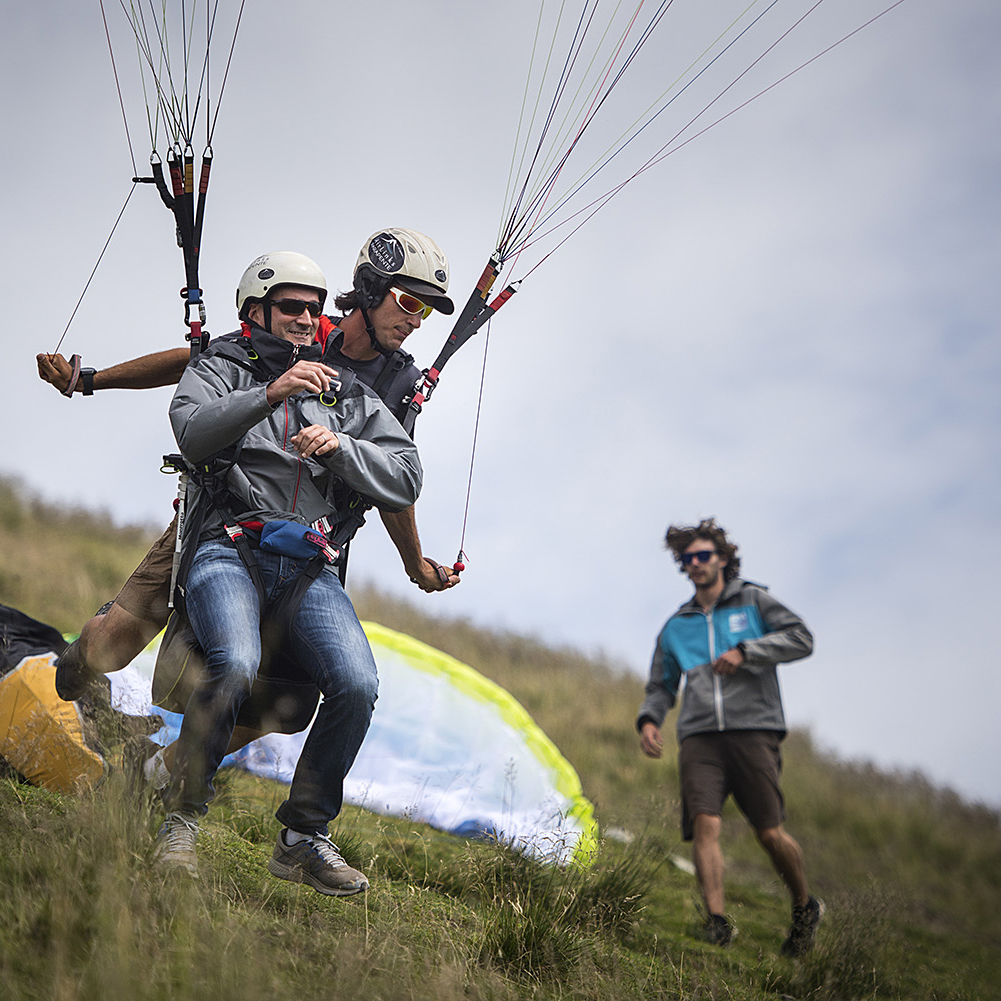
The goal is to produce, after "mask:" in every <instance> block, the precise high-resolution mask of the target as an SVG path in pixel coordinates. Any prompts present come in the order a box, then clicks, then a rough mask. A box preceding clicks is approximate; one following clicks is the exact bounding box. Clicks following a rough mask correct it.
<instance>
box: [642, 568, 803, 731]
mask: <svg viewBox="0 0 1001 1001" xmlns="http://www.w3.org/2000/svg"><path fill="white" fill-rule="evenodd" d="M733 647H739V648H740V650H741V652H742V653H743V655H744V663H743V664H742V665H741V666H740V667H739V668H738V669H737V671H736V673H734V674H732V675H718V674H716V673H714V671H713V669H712V663H713V661H714V660H716V659H717V658H718V657H719V656H721V655H722V654H724V653H725V652H726V651H727V650H730V649H732V648H733ZM812 650H813V635H812V633H811V632H810V630H809V629H807V627H806V624H805V623H804V622H803V620H802V619H801V618H800V617H799V616H798V615H796V613H795V612H792V611H790V610H789V609H788V608H786V607H785V605H783V604H781V602H778V601H776V600H775V598H773V597H772V596H771V595H770V594H769V593H768V590H767V588H765V587H762V586H761V585H760V584H752V583H750V582H749V581H745V580H741V579H740V578H737V579H735V580H731V581H729V582H728V583H727V584H726V586H725V587H724V588H723V593H722V594H721V595H720V597H719V600H718V601H717V602H716V604H715V606H713V608H712V609H710V610H709V611H708V612H706V611H704V610H703V609H702V608H701V607H700V606H699V605H698V604H697V603H696V601H695V598H694V597H693V598H692V599H691V600H689V601H687V602H686V603H685V604H684V605H682V606H681V607H680V608H679V609H678V610H677V611H676V612H675V613H674V615H672V616H671V617H670V618H669V619H668V620H667V623H666V624H665V625H664V628H663V629H662V630H661V633H660V636H659V637H658V638H657V646H656V649H655V650H654V655H653V662H652V663H651V665H650V680H649V681H648V682H647V685H646V698H645V699H644V701H643V705H642V706H641V707H640V711H639V715H638V716H637V720H636V726H637V729H640V728H642V726H643V723H644V722H645V721H646V720H652V721H653V722H654V723H656V724H657V726H660V725H661V723H663V721H664V717H665V716H666V715H667V712H668V710H669V709H671V708H672V707H673V706H674V704H675V701H676V699H677V695H678V688H679V685H680V684H681V682H682V679H684V697H683V700H682V705H681V710H680V711H679V713H678V741H679V743H680V742H681V741H682V740H684V739H685V737H688V736H690V735H691V734H693V733H714V732H718V731H721V730H774V731H776V732H777V733H779V734H781V735H783V736H784V735H785V733H786V723H785V715H784V713H783V711H782V696H781V694H780V692H779V679H778V672H777V671H776V669H775V666H776V664H779V663H783V662H786V661H791V660H799V659H800V658H801V657H806V656H808V655H809V654H810V653H811V652H812Z"/></svg>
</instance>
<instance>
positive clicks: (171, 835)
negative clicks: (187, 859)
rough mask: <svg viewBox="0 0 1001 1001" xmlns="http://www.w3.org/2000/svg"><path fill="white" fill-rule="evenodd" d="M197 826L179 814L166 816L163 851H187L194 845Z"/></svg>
mask: <svg viewBox="0 0 1001 1001" xmlns="http://www.w3.org/2000/svg"><path fill="white" fill-rule="evenodd" d="M197 834H198V824H197V823H196V822H195V821H193V820H189V819H188V818H187V817H185V816H184V815H183V814H181V813H168V814H167V834H166V838H165V839H164V843H163V850H164V851H167V852H173V851H178V850H180V851H188V850H190V849H191V847H192V845H194V843H195V836H196V835H197Z"/></svg>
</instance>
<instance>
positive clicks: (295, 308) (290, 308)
mask: <svg viewBox="0 0 1001 1001" xmlns="http://www.w3.org/2000/svg"><path fill="white" fill-rule="evenodd" d="M271 305H272V306H277V307H278V309H279V310H280V311H281V312H283V313H284V314H285V315H286V316H302V314H303V313H304V312H305V311H306V310H307V309H308V310H309V315H310V316H313V317H316V316H319V315H320V311H321V310H322V309H323V305H322V304H321V303H318V302H314V301H313V300H312V299H272V300H271Z"/></svg>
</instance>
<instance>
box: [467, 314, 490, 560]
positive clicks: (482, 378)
mask: <svg viewBox="0 0 1001 1001" xmlns="http://www.w3.org/2000/svg"><path fill="white" fill-rule="evenodd" d="M492 319H493V317H491V318H490V320H487V332H486V335H485V338H484V342H483V367H482V369H481V370H480V394H479V397H478V398H477V400H476V420H475V422H474V424H473V446H472V449H471V450H470V453H469V479H468V480H467V482H466V506H465V508H464V509H463V512H462V533H461V535H460V537H459V557H458V561H459V562H464V559H463V557H464V554H465V548H466V523H467V522H468V520H469V498H470V497H471V496H472V493H473V464H474V463H475V461H476V439H477V436H478V435H479V431H480V413H481V411H482V409H483V386H484V384H485V382H486V378H487V353H488V351H489V350H490V323H491V320H492Z"/></svg>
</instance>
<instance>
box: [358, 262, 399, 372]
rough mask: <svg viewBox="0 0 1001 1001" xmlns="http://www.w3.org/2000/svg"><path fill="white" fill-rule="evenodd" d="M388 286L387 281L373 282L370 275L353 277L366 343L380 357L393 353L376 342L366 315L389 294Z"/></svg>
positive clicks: (373, 330)
mask: <svg viewBox="0 0 1001 1001" xmlns="http://www.w3.org/2000/svg"><path fill="white" fill-rule="evenodd" d="M359 278H360V279H361V280H359ZM389 284H390V283H389V281H388V279H383V280H382V281H379V280H375V281H373V280H372V277H371V276H370V275H369V276H364V277H362V276H356V277H355V294H356V295H357V297H358V308H359V309H360V310H361V315H362V319H364V321H365V330H366V331H367V332H368V342H369V344H371V345H372V350H373V351H377V352H378V353H379V354H381V355H391V354H392V353H393V352H392V351H391V350H389V349H388V348H384V347H383V346H382V345H381V344H380V343H379V341H378V340H377V338H376V336H375V327H374V326H373V325H372V318H371V317H370V316H369V315H368V311H369V310H370V309H375V308H376V307H377V306H380V305H381V304H382V302H383V300H384V299H385V298H386V296H387V295H388V294H389Z"/></svg>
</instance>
